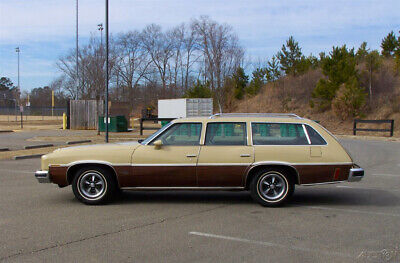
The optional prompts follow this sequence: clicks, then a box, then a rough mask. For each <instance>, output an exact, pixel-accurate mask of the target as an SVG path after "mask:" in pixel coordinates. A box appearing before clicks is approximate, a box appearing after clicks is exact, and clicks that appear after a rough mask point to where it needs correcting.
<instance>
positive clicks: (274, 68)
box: [265, 56, 281, 82]
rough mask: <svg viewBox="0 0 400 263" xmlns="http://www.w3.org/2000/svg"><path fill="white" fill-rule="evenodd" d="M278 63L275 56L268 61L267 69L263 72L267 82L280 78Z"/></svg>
mask: <svg viewBox="0 0 400 263" xmlns="http://www.w3.org/2000/svg"><path fill="white" fill-rule="evenodd" d="M279 68H280V67H279V62H278V59H277V58H276V56H273V57H272V59H271V60H270V61H268V65H267V69H266V72H265V75H266V78H267V81H269V82H273V81H276V80H277V79H279V78H280V76H281V71H280V69H279Z"/></svg>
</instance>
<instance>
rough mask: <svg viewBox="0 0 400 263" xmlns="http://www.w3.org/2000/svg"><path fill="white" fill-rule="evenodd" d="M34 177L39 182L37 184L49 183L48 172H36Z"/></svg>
mask: <svg viewBox="0 0 400 263" xmlns="http://www.w3.org/2000/svg"><path fill="white" fill-rule="evenodd" d="M35 177H36V179H37V180H38V181H39V183H51V179H50V175H49V172H48V171H36V173H35Z"/></svg>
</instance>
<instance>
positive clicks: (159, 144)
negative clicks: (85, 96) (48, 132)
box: [35, 114, 364, 206]
mask: <svg viewBox="0 0 400 263" xmlns="http://www.w3.org/2000/svg"><path fill="white" fill-rule="evenodd" d="M41 166H42V170H41V171H37V172H36V174H35V177H36V178H37V179H38V181H39V182H40V183H50V182H52V183H55V184H57V185H59V186H60V187H64V186H68V185H70V184H71V185H72V190H73V192H74V194H75V196H76V198H77V199H78V200H80V201H82V202H83V203H85V204H100V203H105V202H107V201H109V200H111V199H112V197H114V196H115V195H116V194H117V193H119V192H120V190H182V189H185V190H188V189H190V190H245V191H246V190H249V191H250V193H251V196H252V197H253V198H254V200H255V201H257V202H258V203H260V204H261V205H264V206H277V205H281V204H282V203H284V202H286V201H287V200H288V199H289V198H290V196H291V195H292V194H293V192H294V189H295V185H296V184H297V185H312V184H321V183H336V182H344V181H349V182H353V181H359V180H361V179H362V178H363V176H364V170H363V169H362V168H360V167H359V166H357V165H356V164H354V163H353V160H352V159H351V157H350V155H349V154H348V153H347V152H346V150H345V149H344V148H343V147H342V146H341V145H340V143H339V142H338V141H337V140H336V139H335V137H334V136H333V135H332V134H331V133H329V132H328V131H327V130H326V129H325V128H324V127H322V126H321V125H319V124H318V123H316V122H314V121H311V120H308V119H305V118H301V117H299V116H297V115H294V114H216V115H213V116H211V117H198V118H185V119H176V120H174V121H172V122H170V123H169V124H167V125H166V126H164V127H163V128H161V129H160V130H158V131H157V132H155V133H154V134H152V135H151V136H150V137H148V138H147V139H145V140H143V141H141V140H140V141H139V142H128V143H112V144H101V145H88V146H77V147H69V148H63V149H58V150H55V151H54V152H52V153H50V154H47V155H44V156H42V163H41Z"/></svg>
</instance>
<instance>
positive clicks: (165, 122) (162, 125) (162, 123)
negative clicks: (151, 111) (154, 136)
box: [161, 121, 170, 127]
mask: <svg viewBox="0 0 400 263" xmlns="http://www.w3.org/2000/svg"><path fill="white" fill-rule="evenodd" d="M169 122H170V121H161V127H164V126H165V125H167V124H168V123H169Z"/></svg>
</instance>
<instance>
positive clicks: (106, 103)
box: [105, 0, 109, 142]
mask: <svg viewBox="0 0 400 263" xmlns="http://www.w3.org/2000/svg"><path fill="white" fill-rule="evenodd" d="M105 1H106V142H108V31H109V30H108V0H105Z"/></svg>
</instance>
